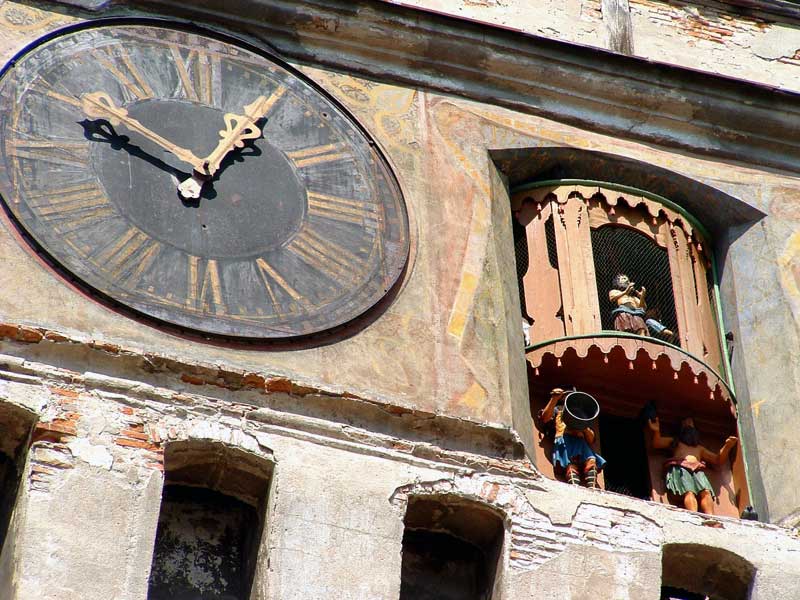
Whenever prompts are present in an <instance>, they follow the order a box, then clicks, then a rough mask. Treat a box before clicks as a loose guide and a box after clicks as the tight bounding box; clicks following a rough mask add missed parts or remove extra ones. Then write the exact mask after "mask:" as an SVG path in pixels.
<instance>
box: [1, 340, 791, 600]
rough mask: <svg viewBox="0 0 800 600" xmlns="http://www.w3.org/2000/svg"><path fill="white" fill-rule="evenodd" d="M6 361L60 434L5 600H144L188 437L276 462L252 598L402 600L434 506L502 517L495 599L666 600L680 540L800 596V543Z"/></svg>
mask: <svg viewBox="0 0 800 600" xmlns="http://www.w3.org/2000/svg"><path fill="white" fill-rule="evenodd" d="M42 343H43V344H45V347H48V346H47V344H49V343H48V342H42ZM19 347H20V344H19V343H10V342H6V343H5V344H4V347H3V351H4V352H10V353H15V352H14V351H15V350H19V349H20V348H19ZM49 347H50V348H51V349H53V348H55V346H49ZM92 352H95V353H97V352H102V351H98V350H93V351H92ZM0 364H2V365H4V366H2V367H0V381H1V382H3V390H2V391H3V394H2V395H3V397H4V398H13V402H19V403H24V404H25V405H27V406H35V407H36V412H37V414H38V416H39V419H40V421H39V426H38V428H37V431H38V432H44V431H47V432H50V433H51V434H52V433H53V432H54V431H56V430H58V429H60V430H61V433H62V435H60V436H57V437H56V438H54V439H53V441H50V442H35V443H34V444H33V447H32V451H31V459H30V460H29V461H28V464H27V467H26V471H25V476H24V480H23V488H24V490H25V493H24V494H22V496H21V497H20V499H19V501H18V506H17V511H18V515H19V523H18V527H17V528H16V530H15V532H14V536H15V537H14V544H13V546H7V547H6V548H5V549H4V556H3V557H2V558H3V559H4V560H5V559H6V556H5V555H6V554H7V553H9V552H12V551H13V552H15V557H14V558H15V565H16V567H15V570H14V576H13V585H14V586H15V589H16V593H15V595H11V596H8V598H9V600H48V599H56V598H58V599H59V600H90V599H98V600H100V599H106V598H119V599H124V600H140V599H141V600H143V599H144V598H145V597H146V594H147V577H148V573H149V569H150V557H151V553H152V547H153V540H154V537H155V528H156V520H157V514H158V506H159V501H160V492H161V485H162V481H163V479H162V474H161V469H162V463H161V458H162V456H163V452H164V448H165V446H167V445H168V444H169V443H171V442H176V441H183V440H193V441H195V442H197V443H199V444H202V443H203V442H204V441H206V442H213V443H223V444H226V445H228V446H230V447H233V448H238V449H239V450H241V451H243V452H246V453H248V454H250V455H253V456H258V457H261V459H262V460H265V461H270V462H272V463H274V472H273V481H272V484H271V491H270V502H269V505H268V508H267V509H266V513H267V514H266V519H267V525H266V528H265V532H264V538H263V541H262V544H261V550H260V554H259V558H258V562H259V568H260V575H259V577H258V578H257V581H256V590H255V594H256V596H255V597H258V598H263V599H267V598H268V599H270V600H291V599H294V598H297V599H301V598H302V599H306V598H325V597H336V598H350V599H363V600H372V599H375V598H387V599H388V598H396V597H397V595H398V592H399V586H400V563H401V554H400V549H401V542H402V533H403V519H404V514H405V507H406V504H407V502H408V498H409V497H410V496H412V495H441V494H457V495H458V496H459V497H462V498H466V499H471V500H475V501H479V502H482V503H484V504H486V505H488V506H491V507H492V508H494V509H495V510H497V511H499V512H500V513H501V514H503V515H504V518H505V522H506V531H505V536H504V537H505V539H504V544H503V550H502V555H501V560H500V564H499V567H498V570H499V575H500V580H501V582H502V584H501V587H500V589H499V590H498V594H499V596H498V597H499V598H516V597H527V596H530V595H531V594H535V595H545V596H547V597H552V598H558V599H562V598H563V599H568V598H569V599H573V598H585V597H589V595H590V596H591V597H592V598H597V599H598V600H612V599H613V600H656V599H657V598H658V597H659V585H660V584H659V582H660V569H661V548H662V547H663V545H664V544H668V543H675V542H687V541H691V542H692V543H696V544H703V545H707V546H709V547H712V548H721V549H724V550H727V551H729V552H733V553H735V554H737V555H739V556H743V557H746V559H747V560H748V561H750V562H751V563H752V564H753V565H754V567H755V568H756V569H757V573H758V575H757V579H756V584H755V587H754V591H753V595H752V598H753V599H755V600H766V599H767V598H770V599H772V600H792V599H794V598H796V596H797V592H798V591H799V590H800V588H798V584H797V581H798V578H800V561H799V560H798V557H800V539H798V538H797V536H796V535H794V534H793V533H792V532H791V531H789V530H786V529H782V528H780V527H776V526H773V525H764V524H760V523H753V522H742V521H738V520H736V519H728V518H717V519H713V520H712V521H713V524H715V525H717V527H708V526H707V525H708V524H709V520H708V519H706V518H705V517H703V516H702V515H698V514H692V513H687V512H685V511H681V510H678V509H673V508H669V507H665V506H662V505H658V504H653V503H649V502H642V501H637V500H632V499H630V498H627V497H624V496H620V495H616V494H610V493H606V492H601V491H593V490H585V489H575V488H568V487H567V486H566V485H565V484H560V483H557V482H552V481H549V480H546V479H543V478H541V477H540V476H538V475H537V474H536V473H535V472H534V471H533V470H532V469H531V466H530V465H529V464H526V463H525V462H523V461H508V460H490V459H486V458H482V457H480V456H478V455H474V454H469V453H459V452H446V451H443V452H442V454H441V455H440V458H439V459H431V458H425V457H422V456H420V455H419V453H418V452H417V451H415V450H414V449H411V448H408V447H406V445H405V444H404V441H403V440H402V439H395V440H394V442H395V444H394V445H385V444H383V442H382V440H381V438H380V437H379V436H376V435H374V434H372V433H371V432H370V431H369V430H367V429H358V430H357V429H356V428H352V427H347V426H340V427H339V429H340V432H341V433H344V432H345V431H346V430H348V429H349V430H350V439H349V440H348V441H344V440H342V439H341V438H337V437H334V436H332V435H328V434H323V433H311V432H310V427H309V426H310V422H308V421H306V422H302V420H300V421H297V422H296V423H294V424H293V425H287V424H286V423H284V422H281V421H280V420H279V419H276V418H275V417H276V414H275V413H271V412H270V411H269V410H266V409H264V408H259V404H263V400H261V399H260V398H259V397H258V396H257V395H254V394H252V393H251V392H248V391H246V390H242V391H236V392H235V391H230V390H229V391H226V392H225V394H224V398H223V399H219V398H215V397H212V396H206V395H204V392H205V391H206V389H205V388H198V389H197V392H198V393H186V394H182V395H181V396H182V399H181V401H180V402H178V401H176V396H175V392H174V391H173V389H172V387H173V386H168V387H162V386H160V385H150V384H147V383H144V382H142V381H141V379H145V380H146V379H148V378H149V377H150V375H149V374H147V373H143V375H142V376H141V377H139V374H140V369H137V368H130V367H129V368H125V369H121V370H120V371H121V372H120V373H119V375H120V377H118V378H110V377H107V378H100V377H98V376H96V375H92V374H91V373H77V372H75V371H69V370H66V369H59V368H54V367H53V366H51V365H48V364H45V363H41V362H34V361H25V362H22V361H16V360H14V358H13V356H9V355H2V356H0ZM175 379H177V377H176V378H175ZM162 383H169V382H168V381H167V380H164V381H162ZM173 383H175V385H176V386H179V385H180V383H179V382H177V381H176V382H173ZM4 401H5V400H4ZM367 565H368V568H365V567H366V566H367ZM4 583H5V584H7V583H8V582H7V581H6V582H4Z"/></svg>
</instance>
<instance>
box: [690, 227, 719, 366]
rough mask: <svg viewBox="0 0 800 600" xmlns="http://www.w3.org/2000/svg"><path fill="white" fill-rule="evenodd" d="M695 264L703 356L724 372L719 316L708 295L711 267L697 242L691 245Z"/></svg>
mask: <svg viewBox="0 0 800 600" xmlns="http://www.w3.org/2000/svg"><path fill="white" fill-rule="evenodd" d="M689 251H690V253H691V257H692V263H693V266H694V274H695V282H696V284H697V298H698V302H697V312H698V315H699V319H700V326H701V335H702V337H703V349H704V350H703V355H702V358H703V360H704V361H706V362H707V363H708V364H709V365H711V366H712V367H713V368H714V369H716V370H717V372H718V373H723V372H724V369H723V367H722V350H721V348H720V339H719V328H718V327H717V317H716V314H715V310H714V306H713V305H712V304H711V300H710V298H709V297H708V283H707V279H706V278H707V274H708V269H710V268H711V265H710V264H707V261H706V259H705V257H704V256H703V255H702V253H701V252H700V250H699V249H698V246H697V243H692V244H691V245H690V246H689Z"/></svg>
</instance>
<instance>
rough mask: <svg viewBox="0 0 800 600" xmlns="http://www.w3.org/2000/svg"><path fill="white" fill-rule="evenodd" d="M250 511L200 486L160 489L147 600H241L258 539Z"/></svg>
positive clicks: (255, 517) (254, 517) (246, 590)
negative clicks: (156, 529)
mask: <svg viewBox="0 0 800 600" xmlns="http://www.w3.org/2000/svg"><path fill="white" fill-rule="evenodd" d="M258 523H259V519H258V515H257V514H256V511H255V509H254V508H253V507H252V506H249V505H247V504H245V503H244V502H242V501H240V500H237V499H235V498H231V497H230V496H226V495H224V494H220V493H219V492H214V491H212V490H207V489H203V488H194V487H186V486H180V485H168V486H166V487H165V488H164V493H163V496H162V500H161V512H160V514H159V518H158V532H157V534H156V546H155V552H154V554H153V567H152V571H151V574H150V589H149V591H148V596H147V597H148V598H149V599H150V600H220V599H222V598H224V599H226V600H228V599H230V600H234V599H236V600H246V599H248V598H249V597H250V582H251V581H252V571H253V568H254V567H255V561H254V560H253V558H254V556H255V554H256V552H257V550H258V542H259V540H260V538H261V531H260V527H258Z"/></svg>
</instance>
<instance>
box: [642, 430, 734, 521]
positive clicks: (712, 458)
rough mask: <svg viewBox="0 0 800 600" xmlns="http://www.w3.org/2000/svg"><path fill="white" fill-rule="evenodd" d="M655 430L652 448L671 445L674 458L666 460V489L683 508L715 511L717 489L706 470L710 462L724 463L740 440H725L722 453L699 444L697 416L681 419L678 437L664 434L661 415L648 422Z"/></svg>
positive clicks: (661, 448) (704, 511) (708, 511)
mask: <svg viewBox="0 0 800 600" xmlns="http://www.w3.org/2000/svg"><path fill="white" fill-rule="evenodd" d="M647 426H648V427H649V429H650V431H651V432H652V434H653V448H656V449H660V450H664V449H668V448H670V449H672V458H670V459H669V460H668V461H666V462H665V463H664V470H665V472H666V486H667V491H668V492H669V493H670V494H671V495H673V496H675V497H678V498H680V499H681V500H682V503H683V508H685V509H687V510H694V511H697V510H698V509H699V511H700V512H701V513H705V514H707V515H713V514H714V498H715V496H714V490H713V488H712V487H711V483H710V482H709V481H708V477H706V474H705V473H704V471H705V469H706V467H707V464H708V463H711V464H713V465H721V464H723V463H724V462H725V461H726V460H728V456H729V455H730V452H731V450H732V449H733V447H734V446H736V443H737V442H738V441H739V440H738V439H737V438H735V437H733V436H731V437H729V438H728V439H726V440H725V444H723V446H722V448H721V449H720V451H719V453H715V452H711V451H710V450H709V449H708V448H706V447H705V446H701V445H700V439H699V434H698V432H697V429H696V428H695V426H694V419H693V418H692V417H686V418H684V419H683V420H682V421H681V430H680V433H679V434H678V436H677V437H676V438H672V437H668V436H664V435H661V426H660V424H659V422H658V417H655V418H654V419H651V420H649V421H648V422H647Z"/></svg>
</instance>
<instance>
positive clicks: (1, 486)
mask: <svg viewBox="0 0 800 600" xmlns="http://www.w3.org/2000/svg"><path fill="white" fill-rule="evenodd" d="M18 487H19V470H18V469H17V464H16V463H15V461H14V459H12V458H11V457H10V456H8V455H6V454H2V453H0V549H2V547H3V543H4V542H5V541H6V535H8V525H9V523H10V521H11V514H12V513H13V512H14V504H15V501H16V498H17V488H18Z"/></svg>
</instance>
